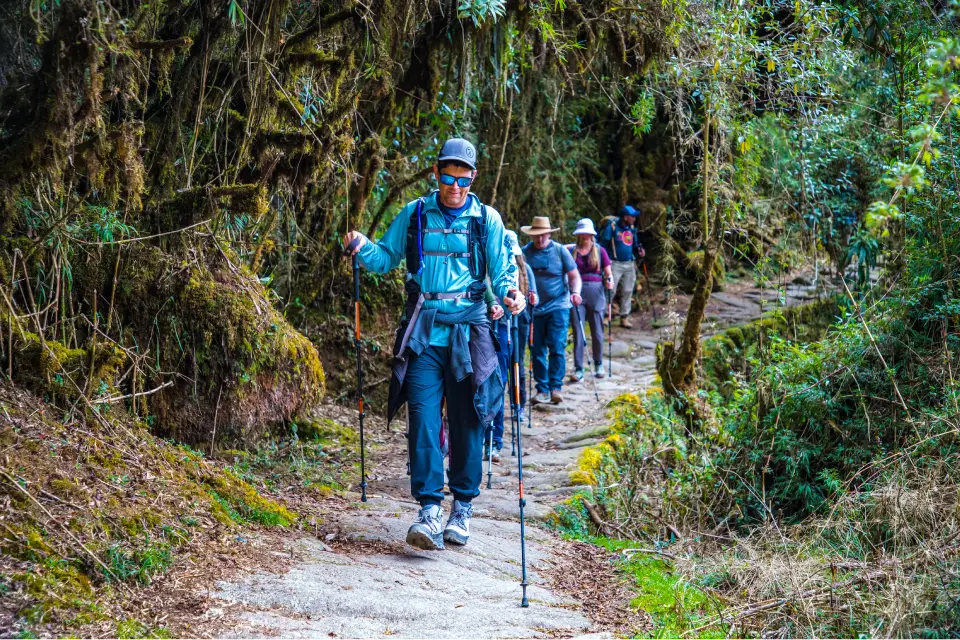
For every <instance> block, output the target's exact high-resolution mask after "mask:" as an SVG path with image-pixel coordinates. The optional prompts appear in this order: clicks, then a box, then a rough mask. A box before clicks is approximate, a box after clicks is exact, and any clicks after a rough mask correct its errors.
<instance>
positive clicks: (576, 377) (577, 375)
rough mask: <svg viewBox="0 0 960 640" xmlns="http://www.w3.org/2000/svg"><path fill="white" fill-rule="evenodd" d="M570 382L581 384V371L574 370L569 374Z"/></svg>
mask: <svg viewBox="0 0 960 640" xmlns="http://www.w3.org/2000/svg"><path fill="white" fill-rule="evenodd" d="M570 382H583V369H576V370H575V371H574V372H573V373H572V374H570Z"/></svg>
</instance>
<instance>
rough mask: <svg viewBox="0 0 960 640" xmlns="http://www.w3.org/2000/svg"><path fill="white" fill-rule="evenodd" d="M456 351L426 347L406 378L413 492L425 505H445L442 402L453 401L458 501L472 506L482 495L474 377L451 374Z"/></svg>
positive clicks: (453, 478)
mask: <svg viewBox="0 0 960 640" xmlns="http://www.w3.org/2000/svg"><path fill="white" fill-rule="evenodd" d="M450 369H451V367H450V347H434V346H430V347H427V348H425V349H424V350H423V351H422V352H421V353H420V354H419V355H416V356H414V357H413V358H412V360H411V361H410V364H409V366H408V367H407V371H406V376H405V382H404V383H405V385H406V392H407V402H408V403H409V410H410V491H411V492H412V493H413V497H414V499H415V500H417V501H418V502H419V503H420V505H421V506H425V505H428V504H440V503H441V502H443V453H442V452H441V451H440V428H441V423H440V403H441V400H442V399H443V397H444V396H446V397H447V418H448V420H447V421H448V424H449V428H450V475H449V478H448V484H449V486H450V492H451V493H453V497H454V498H456V499H457V500H460V501H461V502H470V501H471V500H473V499H474V498H475V497H477V496H478V495H480V481H481V480H482V476H483V434H484V426H485V425H481V424H480V420H479V418H478V417H477V411H476V409H475V408H474V406H473V400H474V392H473V388H472V386H471V384H472V383H471V379H470V378H469V377H467V378H465V379H464V380H462V381H460V382H457V380H456V378H455V377H454V376H453V374H452V372H451V371H450Z"/></svg>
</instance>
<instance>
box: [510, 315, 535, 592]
mask: <svg viewBox="0 0 960 640" xmlns="http://www.w3.org/2000/svg"><path fill="white" fill-rule="evenodd" d="M510 332H511V333H512V334H513V389H512V390H511V391H512V392H513V393H512V394H511V395H512V398H513V420H514V422H515V423H516V426H517V479H518V481H519V483H520V567H521V572H522V573H521V576H522V579H521V581H520V586H521V587H522V588H523V599H522V600H521V601H520V606H521V607H529V606H530V602H529V601H528V600H527V544H526V532H525V530H524V520H523V508H524V507H525V506H526V504H527V501H526V499H525V498H524V497H523V439H522V434H521V433H520V418H519V416H518V413H517V412H518V411H519V410H520V340H519V337H520V326H519V322H518V320H517V316H513V317H512V318H510Z"/></svg>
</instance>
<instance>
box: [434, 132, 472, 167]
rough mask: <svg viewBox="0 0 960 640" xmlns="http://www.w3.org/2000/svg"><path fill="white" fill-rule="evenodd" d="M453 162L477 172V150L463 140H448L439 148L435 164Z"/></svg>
mask: <svg viewBox="0 0 960 640" xmlns="http://www.w3.org/2000/svg"><path fill="white" fill-rule="evenodd" d="M445 161H453V162H459V163H461V164H465V165H467V166H468V167H470V168H471V169H473V170H474V171H476V170H477V150H476V148H475V147H474V146H473V145H472V144H471V143H470V142H469V141H468V140H464V139H463V138H450V139H449V140H447V141H446V142H444V143H443V146H442V147H441V148H440V156H439V157H438V158H437V162H445Z"/></svg>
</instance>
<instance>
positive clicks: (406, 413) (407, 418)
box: [403, 404, 443, 475]
mask: <svg viewBox="0 0 960 640" xmlns="http://www.w3.org/2000/svg"><path fill="white" fill-rule="evenodd" d="M403 416H404V420H405V421H406V423H407V432H406V433H404V434H403V438H404V440H406V441H407V475H410V405H409V404H406V405H404V407H403ZM440 428H441V429H442V428H443V427H442V426H441V427H440Z"/></svg>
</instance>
